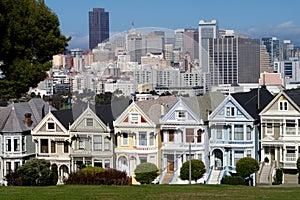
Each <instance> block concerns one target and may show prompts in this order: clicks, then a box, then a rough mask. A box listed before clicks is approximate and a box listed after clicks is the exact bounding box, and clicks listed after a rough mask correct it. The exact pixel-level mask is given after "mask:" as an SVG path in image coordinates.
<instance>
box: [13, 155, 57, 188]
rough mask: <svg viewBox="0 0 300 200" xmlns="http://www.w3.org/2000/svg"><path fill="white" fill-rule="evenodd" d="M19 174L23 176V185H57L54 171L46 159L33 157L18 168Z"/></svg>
mask: <svg viewBox="0 0 300 200" xmlns="http://www.w3.org/2000/svg"><path fill="white" fill-rule="evenodd" d="M17 173H18V175H19V176H20V177H21V181H22V185H26V186H44V185H55V184H56V183H55V184H54V183H53V180H54V179H53V173H52V172H51V169H50V162H49V161H46V160H45V159H36V158H34V159H31V160H29V161H27V162H26V163H25V164H24V165H22V166H21V167H19V168H18V170H17Z"/></svg>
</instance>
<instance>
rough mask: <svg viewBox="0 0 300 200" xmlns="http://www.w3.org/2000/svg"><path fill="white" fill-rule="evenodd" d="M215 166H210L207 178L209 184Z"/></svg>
mask: <svg viewBox="0 0 300 200" xmlns="http://www.w3.org/2000/svg"><path fill="white" fill-rule="evenodd" d="M213 168H214V166H210V167H209V172H208V176H207V179H206V184H208V182H209V179H210V177H211V173H212V171H213Z"/></svg>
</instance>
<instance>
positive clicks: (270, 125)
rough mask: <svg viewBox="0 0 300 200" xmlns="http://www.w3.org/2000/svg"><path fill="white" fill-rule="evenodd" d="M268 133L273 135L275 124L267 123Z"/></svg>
mask: <svg viewBox="0 0 300 200" xmlns="http://www.w3.org/2000/svg"><path fill="white" fill-rule="evenodd" d="M266 129H267V131H266V135H273V124H272V123H267V126H266Z"/></svg>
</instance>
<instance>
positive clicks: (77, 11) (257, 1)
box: [45, 0, 300, 49]
mask: <svg viewBox="0 0 300 200" xmlns="http://www.w3.org/2000/svg"><path fill="white" fill-rule="evenodd" d="M45 2H46V4H47V6H48V7H49V8H50V9H51V10H52V11H53V12H54V13H56V14H57V16H58V18H59V21H60V28H61V31H62V33H63V34H64V35H66V36H72V41H71V42H70V44H69V47H70V48H77V47H79V48H82V49H87V48H88V12H89V11H92V9H93V8H105V10H106V11H108V12H109V17H110V25H109V26H110V31H111V34H114V33H117V32H124V31H127V30H128V29H129V28H130V27H131V24H132V22H133V23H134V25H135V27H136V28H145V27H159V28H166V29H177V28H197V27H198V22H199V20H200V19H203V20H206V21H210V20H212V19H217V20H218V22H219V27H220V28H224V29H234V30H235V32H237V33H241V34H246V35H249V36H250V37H252V38H261V37H263V36H276V37H278V38H279V39H281V40H283V39H291V40H293V41H294V43H295V45H299V42H300V1H299V0H276V1H274V0H226V1H224V0H63V1H60V0H45Z"/></svg>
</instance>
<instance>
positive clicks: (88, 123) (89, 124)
mask: <svg viewBox="0 0 300 200" xmlns="http://www.w3.org/2000/svg"><path fill="white" fill-rule="evenodd" d="M93 125H94V124H93V118H86V126H93Z"/></svg>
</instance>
